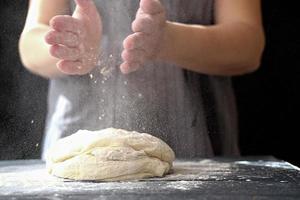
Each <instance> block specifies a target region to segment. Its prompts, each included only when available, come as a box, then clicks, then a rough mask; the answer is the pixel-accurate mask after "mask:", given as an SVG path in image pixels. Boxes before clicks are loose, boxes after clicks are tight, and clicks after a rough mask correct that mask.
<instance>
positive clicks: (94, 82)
mask: <svg viewBox="0 0 300 200" xmlns="http://www.w3.org/2000/svg"><path fill="white" fill-rule="evenodd" d="M72 2H73V1H72ZM95 3H96V5H97V7H98V9H99V11H100V14H101V16H102V20H103V34H104V35H103V39H102V43H101V60H100V62H99V66H97V67H96V68H95V70H93V71H92V72H91V73H90V74H88V75H85V76H81V77H79V76H69V77H67V78H62V79H53V80H52V81H51V85H50V93H49V119H48V127H47V130H46V131H47V135H48V136H47V137H48V141H50V140H51V139H49V138H50V136H49V135H51V134H53V136H51V137H52V138H53V140H55V139H56V138H58V137H63V136H67V135H69V134H72V133H74V132H75V131H77V130H78V129H88V130H98V129H102V128H107V127H115V128H123V129H127V130H135V131H140V132H148V133H150V134H153V135H155V136H157V137H159V138H161V139H163V140H164V141H166V142H167V143H168V144H169V145H170V146H171V147H172V148H173V149H174V151H175V153H176V154H177V156H178V157H206V156H210V155H212V154H213V150H212V146H211V142H210V137H209V134H210V132H218V131H220V132H221V131H223V129H234V128H235V127H234V126H235V124H234V123H233V124H232V125H230V123H231V122H230V119H227V117H229V118H230V117H232V116H234V113H233V112H234V107H233V108H228V105H229V104H232V100H233V98H232V91H231V85H230V80H229V79H228V78H220V77H208V76H206V75H203V74H198V73H194V72H190V71H186V70H183V69H182V68H180V67H179V66H175V65H172V64H168V63H159V62H150V63H148V64H146V65H145V66H143V67H142V68H141V69H139V70H138V71H137V72H134V73H132V74H130V75H123V74H121V72H120V70H119V65H120V64H121V62H122V60H121V56H120V54H121V51H122V42H123V40H124V38H126V37H127V36H128V35H129V34H131V30H130V29H131V22H132V21H133V20H134V17H135V14H136V11H137V9H138V6H139V0H95ZM162 3H163V5H164V6H165V8H166V11H167V18H168V20H170V21H176V22H182V23H187V24H205V25H208V24H212V23H213V6H214V5H213V4H214V1H213V0H162ZM174 51H176V49H174ZM218 99H219V100H218ZM210 100H213V103H212V102H210ZM205 104H209V105H205ZM218 104H220V105H218ZM223 104H224V105H223ZM214 106H215V108H212V107H214ZM220 106H221V107H222V106H225V108H221V109H223V110H220V109H218V107H220ZM226 106H227V107H226ZM226 109H227V110H226ZM210 111H212V112H214V114H210V113H209V112H210ZM223 112H232V114H228V115H229V116H225V115H224V114H223ZM208 115H209V117H213V119H209V117H207V116H208ZM225 118H226V119H225ZM208 120H212V121H214V120H217V121H218V120H221V123H220V122H215V123H214V122H213V123H210V125H208ZM226 120H227V121H228V122H227V121H226ZM211 126H216V127H217V128H215V127H213V128H211ZM210 129H211V130H210ZM219 129H220V130H219ZM216 130H217V131H216ZM54 134H56V136H54ZM234 140H235V137H233V141H231V143H235V142H236V141H234ZM46 143H47V138H46ZM50 143H51V142H50ZM46 146H47V144H46ZM231 146H234V144H231Z"/></svg>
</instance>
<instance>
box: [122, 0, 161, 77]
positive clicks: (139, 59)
mask: <svg viewBox="0 0 300 200" xmlns="http://www.w3.org/2000/svg"><path fill="white" fill-rule="evenodd" d="M165 26H166V14H165V9H164V7H163V5H162V4H161V2H160V0H141V1H140V7H139V9H138V11H137V14H136V18H135V20H134V21H133V22H132V31H133V34H131V35H129V36H128V37H127V38H126V39H125V40H124V42H123V46H124V50H123V52H122V58H123V60H124V62H123V63H122V64H121V66H120V69H121V71H122V73H124V74H128V73H130V72H133V71H136V70H137V69H138V68H139V67H140V66H142V65H143V64H145V63H146V62H147V61H149V60H153V59H156V58H157V56H158V54H159V52H160V50H161V44H162V43H163V42H162V41H163V40H164V34H165V33H164V32H165Z"/></svg>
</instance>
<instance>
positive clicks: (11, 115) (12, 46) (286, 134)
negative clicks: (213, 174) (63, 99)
mask: <svg viewBox="0 0 300 200" xmlns="http://www.w3.org/2000/svg"><path fill="white" fill-rule="evenodd" d="M287 3H288V4H287ZM287 3H283V1H279V0H278V1H277V0H269V1H268V0H263V15H264V26H265V31H266V38H267V45H266V49H265V52H264V55H263V59H262V64H261V68H260V69H259V70H258V71H256V72H255V73H252V74H249V75H245V76H240V77H234V78H233V81H234V88H235V92H236V96H237V104H238V109H239V117H240V147H241V150H242V154H243V155H274V156H275V157H277V158H279V159H283V160H286V161H289V162H291V163H293V164H295V165H297V166H300V158H299V156H297V154H298V153H299V150H298V148H297V147H298V146H300V144H298V140H297V135H298V134H300V131H299V125H300V117H299V113H300V98H299V96H300V95H299V94H298V93H300V90H299V84H300V65H299V59H300V58H299V57H300V54H299V50H300V48H299V47H300V39H299V38H300V35H299V31H298V30H297V29H298V26H299V24H300V23H299V22H300V21H299V15H298V11H297V6H296V5H293V3H292V1H287ZM27 4H28V1H27V0H18V1H11V0H1V1H0V5H1V6H0V15H1V16H0V36H1V40H0V160H2V159H30V158H39V155H40V147H41V139H42V132H43V127H44V121H45V113H46V99H47V86H48V82H47V80H44V79H42V78H39V77H37V76H35V75H32V74H30V73H29V72H27V71H26V70H25V69H24V68H23V67H22V65H21V63H20V58H19V55H18V39H19V35H20V33H21V31H22V28H23V25H24V20H25V17H26V9H27V6H28V5H27ZM37 56H38V55H37Z"/></svg>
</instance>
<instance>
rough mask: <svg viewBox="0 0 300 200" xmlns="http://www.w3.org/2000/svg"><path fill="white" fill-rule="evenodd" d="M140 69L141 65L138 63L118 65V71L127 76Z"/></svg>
mask: <svg viewBox="0 0 300 200" xmlns="http://www.w3.org/2000/svg"><path fill="white" fill-rule="evenodd" d="M140 67H141V64H140V63H138V62H135V63H129V62H124V63H122V64H121V65H120V70H121V72H122V73H123V74H129V73H131V72H134V71H136V70H138V69H139V68H140Z"/></svg>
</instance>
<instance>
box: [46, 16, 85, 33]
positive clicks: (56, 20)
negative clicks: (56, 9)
mask: <svg viewBox="0 0 300 200" xmlns="http://www.w3.org/2000/svg"><path fill="white" fill-rule="evenodd" d="M49 23H50V26H51V28H53V29H54V30H56V31H59V32H72V33H75V34H77V35H80V36H82V35H84V34H85V29H84V26H83V24H82V23H81V22H80V20H78V19H76V18H74V17H71V16H69V15H58V16H55V17H53V18H52V19H51V20H50V22H49Z"/></svg>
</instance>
